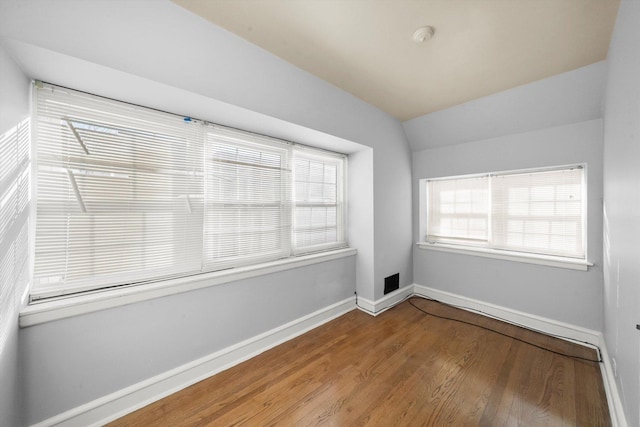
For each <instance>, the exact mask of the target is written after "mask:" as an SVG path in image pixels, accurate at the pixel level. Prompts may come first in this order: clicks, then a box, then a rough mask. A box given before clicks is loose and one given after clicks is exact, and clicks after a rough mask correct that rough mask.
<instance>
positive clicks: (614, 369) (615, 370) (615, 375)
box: [611, 357, 618, 377]
mask: <svg viewBox="0 0 640 427" xmlns="http://www.w3.org/2000/svg"><path fill="white" fill-rule="evenodd" d="M611 367H612V368H613V376H614V377H617V376H618V364H617V363H616V358H615V357H614V358H612V359H611Z"/></svg>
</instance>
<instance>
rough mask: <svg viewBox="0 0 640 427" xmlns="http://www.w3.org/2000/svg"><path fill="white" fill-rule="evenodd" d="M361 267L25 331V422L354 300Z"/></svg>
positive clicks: (349, 261) (291, 276)
mask: <svg viewBox="0 0 640 427" xmlns="http://www.w3.org/2000/svg"><path fill="white" fill-rule="evenodd" d="M354 264H355V257H353V256H352V257H347V258H342V259H338V260H333V261H329V262H326V263H320V264H314V265H311V266H307V267H302V268H298V269H293V270H287V271H283V272H278V273H273V274H269V275H266V276H262V277H256V278H252V279H248V280H242V281H238V282H230V283H226V284H223V285H218V286H213V287H210V288H205V289H200V290H196V291H192V292H186V293H182V294H178V295H173V296H170V297H163V298H158V299H154V300H149V301H146V302H143V303H137V304H131V305H126V306H122V307H117V308H113V309H108V310H103V311H98V312H94V313H90V314H87V315H83V316H80V317H77V318H67V319H62V320H57V321H54V322H49V323H45V324H42V325H38V326H34V327H28V328H24V329H22V331H21V335H20V339H21V340H22V344H21V345H22V347H23V348H24V349H25V351H24V353H23V358H24V361H23V363H24V367H25V376H24V389H25V418H26V419H25V420H26V422H27V424H32V423H35V422H37V421H41V420H43V419H45V418H48V417H51V416H53V415H56V414H58V413H61V412H62V411H63V410H66V409H70V408H74V407H76V406H79V405H81V404H83V403H86V402H89V401H91V400H94V399H97V398H100V397H102V396H104V395H106V394H109V393H111V392H116V391H118V390H121V389H122V388H124V387H125V386H128V385H131V384H135V383H137V382H140V381H143V380H145V379H147V378H151V377H153V376H155V375H158V374H161V373H163V372H166V371H169V370H171V369H173V368H176V367H178V366H181V365H183V364H186V363H188V362H191V361H193V360H196V359H198V358H200V357H204V356H207V355H210V354H212V353H214V352H216V351H218V350H221V349H224V348H226V347H229V346H231V345H233V344H236V343H238V342H240V341H242V340H245V339H248V338H251V337H254V336H256V335H259V334H260V333H262V332H265V331H268V330H271V329H273V328H276V327H278V326H280V325H283V324H285V323H287V322H290V321H293V320H295V319H298V318H301V317H303V316H305V315H307V314H309V313H312V312H314V311H316V310H319V309H321V308H324V307H327V306H329V305H331V304H333V303H335V302H336V301H341V300H344V299H345V298H349V297H352V296H353V289H354V288H353V283H354V280H355V265H354ZM41 352H45V353H41Z"/></svg>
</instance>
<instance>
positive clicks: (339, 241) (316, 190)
mask: <svg viewBox="0 0 640 427" xmlns="http://www.w3.org/2000/svg"><path fill="white" fill-rule="evenodd" d="M344 167H345V165H344V157H343V156H338V155H335V154H333V153H328V152H321V151H315V150H308V149H307V150H305V149H298V150H295V151H294V163H293V168H294V169H293V171H294V172H293V175H294V179H293V180H294V203H295V208H294V221H293V244H294V250H295V251H296V253H303V252H313V251H319V250H324V249H329V248H336V247H341V246H346V243H347V242H346V238H345V235H344V216H345V212H344V194H343V188H344V185H343V182H344Z"/></svg>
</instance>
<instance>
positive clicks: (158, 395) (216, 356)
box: [34, 297, 355, 427]
mask: <svg viewBox="0 0 640 427" xmlns="http://www.w3.org/2000/svg"><path fill="white" fill-rule="evenodd" d="M354 308H355V297H350V298H347V299H345V300H343V301H340V302H337V303H335V304H333V305H330V306H328V307H324V308H322V309H320V310H318V311H316V312H314V313H311V314H309V315H306V316H304V317H301V318H299V319H296V320H294V321H291V322H289V323H287V324H285V325H282V326H279V327H277V328H274V329H272V330H270V331H267V332H265V333H263V334H260V335H257V336H255V337H252V338H249V339H247V340H245V341H242V342H240V343H238V344H235V345H233V346H231V347H227V348H225V349H223V350H220V351H218V352H215V353H212V354H210V355H208V356H205V357H203V358H200V359H198V360H194V361H193V362H190V363H187V364H185V365H182V366H179V367H177V368H174V369H172V370H170V371H167V372H164V373H162V374H160V375H157V376H155V377H152V378H149V379H147V380H145V381H142V382H139V383H137V384H134V385H132V386H129V387H127V388H125V389H122V390H118V391H117V392H115V393H112V394H109V395H107V396H103V397H101V398H99V399H96V400H93V401H91V402H88V403H86V404H84V405H81V406H78V407H76V408H73V409H70V410H68V411H66V412H63V413H61V414H58V415H56V416H54V417H51V418H48V419H46V420H44V421H41V422H39V423H37V424H35V425H34V426H36V427H48V426H54V425H55V426H63V427H72V426H73V427H75V426H78V427H80V426H83V427H84V426H100V425H104V424H105V423H108V422H110V421H113V420H115V419H117V418H120V417H122V416H124V415H126V414H128V413H130V412H133V411H135V410H137V409H140V408H142V407H144V406H146V405H148V404H150V403H152V402H155V401H157V400H159V399H162V398H163V397H166V396H168V395H170V394H172V393H175V392H177V391H179V390H182V389H184V388H186V387H188V386H190V385H192V384H195V383H197V382H198V381H202V380H204V379H206V378H208V377H210V376H212V375H214V374H216V373H218V372H221V371H223V370H225V369H228V368H230V367H232V366H234V365H237V364H239V363H241V362H244V361H245V360H248V359H250V358H252V357H254V356H256V355H258V354H260V353H262V352H264V351H266V350H269V349H270V348H272V347H275V346H277V345H279V344H281V343H283V342H286V341H288V340H290V339H292V338H295V337H297V336H299V335H302V334H304V333H305V332H307V331H309V330H311V329H313V328H316V327H318V326H320V325H322V324H324V323H326V322H329V321H330V320H333V319H335V318H337V317H339V316H342V315H343V314H345V313H347V312H349V311H351V310H353V309H354Z"/></svg>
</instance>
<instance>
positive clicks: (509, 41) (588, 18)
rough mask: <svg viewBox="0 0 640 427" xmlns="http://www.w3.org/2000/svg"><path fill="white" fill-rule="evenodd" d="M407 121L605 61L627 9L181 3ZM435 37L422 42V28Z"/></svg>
mask: <svg viewBox="0 0 640 427" xmlns="http://www.w3.org/2000/svg"><path fill="white" fill-rule="evenodd" d="M173 1H174V2H175V3H177V4H178V5H180V6H182V7H184V8H186V9H188V10H190V11H192V12H194V13H196V14H198V15H200V16H202V17H203V18H205V19H207V20H209V21H211V22H213V23H214V24H216V25H218V26H220V27H223V28H225V29H227V30H228V31H231V32H233V33H235V34H237V35H238V36H240V37H242V38H244V39H246V40H248V41H250V42H251V43H253V44H256V45H258V46H260V47H262V48H263V49H265V50H267V51H270V52H271V53H273V54H275V55H277V56H279V57H281V58H282V59H284V60H286V61H288V62H290V63H292V64H294V65H296V66H298V67H299V68H302V69H304V70H306V71H308V72H310V73H312V74H314V75H316V76H317V77H319V78H321V79H323V80H326V81H327V82H329V83H332V84H333V85H335V86H337V87H339V88H341V89H343V90H345V91H347V92H350V93H351V94H353V95H355V96H356V97H358V98H360V99H362V100H364V101H366V102H368V103H370V104H373V105H375V106H377V107H378V108H380V109H381V110H383V111H386V112H387V113H389V114H391V115H392V116H395V117H396V118H398V119H399V120H401V121H405V120H408V119H411V118H414V117H418V116H421V115H424V114H428V113H431V112H434V111H438V110H442V109H445V108H448V107H451V106H454V105H458V104H463V103H465V102H468V101H471V100H473V99H477V98H480V97H483V96H486V95H490V94H493V93H496V92H500V91H503V90H506V89H510V88H513V87H516V86H519V85H523V84H526V83H529V82H532V81H536V80H540V79H543V78H546V77H550V76H553V75H556V74H559V73H563V72H566V71H570V70H573V69H576V68H579V67H582V66H585V65H588V64H592V63H594V62H598V61H601V60H604V59H606V56H607V49H608V47H609V41H610V38H611V33H612V31H613V26H614V23H615V18H616V14H617V10H618V5H619V0H233V1H232V0H173ZM426 25H430V26H433V27H434V29H435V34H434V36H433V37H432V38H431V39H430V40H428V41H425V42H423V43H416V42H414V41H413V33H414V32H415V31H416V29H418V28H419V27H422V26H426Z"/></svg>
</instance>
